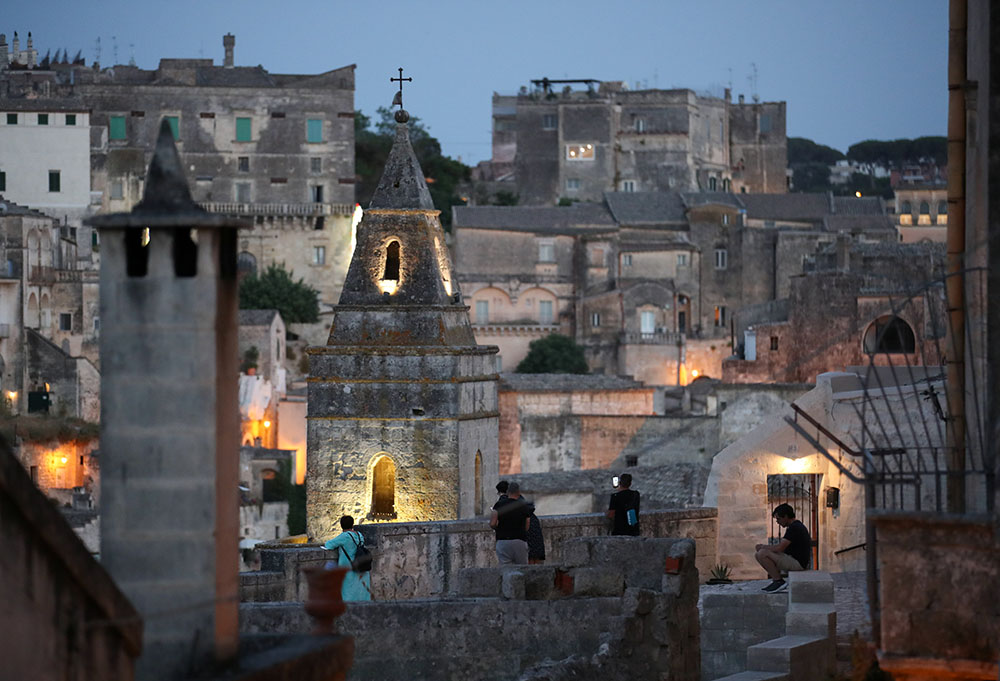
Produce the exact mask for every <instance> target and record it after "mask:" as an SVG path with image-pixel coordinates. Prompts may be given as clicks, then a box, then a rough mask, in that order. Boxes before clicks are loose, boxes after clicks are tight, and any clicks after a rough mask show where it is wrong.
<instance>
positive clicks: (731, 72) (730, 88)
mask: <svg viewBox="0 0 1000 681" xmlns="http://www.w3.org/2000/svg"><path fill="white" fill-rule="evenodd" d="M729 91H730V92H732V91H733V67H732V66H730V67H729Z"/></svg>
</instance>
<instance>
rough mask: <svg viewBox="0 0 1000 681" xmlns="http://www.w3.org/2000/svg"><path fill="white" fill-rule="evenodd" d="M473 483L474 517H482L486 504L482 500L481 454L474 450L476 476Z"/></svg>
mask: <svg viewBox="0 0 1000 681" xmlns="http://www.w3.org/2000/svg"><path fill="white" fill-rule="evenodd" d="M474 480H475V482H474V483H473V484H474V485H475V486H476V487H475V495H476V496H475V499H476V508H475V509H474V510H475V513H476V515H483V512H484V511H485V510H486V504H485V503H484V500H483V453H482V452H481V451H480V450H478V449H477V450H476V475H475V478H474Z"/></svg>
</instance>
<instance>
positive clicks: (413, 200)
mask: <svg viewBox="0 0 1000 681" xmlns="http://www.w3.org/2000/svg"><path fill="white" fill-rule="evenodd" d="M368 207H369V208H389V209H407V208H411V209H412V208H417V209H424V210H434V202H433V201H431V193H430V191H429V190H428V189H427V182H426V180H424V173H423V171H422V170H421V169H420V163H419V162H418V161H417V155H416V154H415V153H414V152H413V146H412V145H411V144H410V131H409V127H408V126H407V125H406V123H397V124H396V139H395V140H393V143H392V151H390V152H389V158H388V160H386V162H385V170H384V171H383V172H382V179H381V180H379V183H378V187H377V188H376V189H375V194H374V195H373V196H372V202H371V204H370V205H369V206H368Z"/></svg>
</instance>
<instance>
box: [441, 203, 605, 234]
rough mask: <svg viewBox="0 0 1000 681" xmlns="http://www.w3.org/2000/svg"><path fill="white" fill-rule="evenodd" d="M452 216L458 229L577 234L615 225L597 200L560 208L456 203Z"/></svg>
mask: <svg viewBox="0 0 1000 681" xmlns="http://www.w3.org/2000/svg"><path fill="white" fill-rule="evenodd" d="M452 215H453V216H454V219H453V221H452V223H453V224H454V225H455V226H456V227H458V228H459V229H461V228H463V227H465V228H475V229H501V230H511V231H520V232H551V233H554V234H576V233H579V232H582V231H593V230H594V229H595V228H598V229H611V228H614V226H615V223H614V221H613V220H612V218H611V215H610V214H609V213H608V211H607V209H606V208H605V207H604V206H603V205H601V204H597V203H574V204H573V205H572V206H561V207H548V206H540V207H535V206H455V208H454V209H453V213H452Z"/></svg>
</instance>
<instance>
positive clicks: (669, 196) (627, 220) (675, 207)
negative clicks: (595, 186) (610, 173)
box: [604, 192, 687, 225]
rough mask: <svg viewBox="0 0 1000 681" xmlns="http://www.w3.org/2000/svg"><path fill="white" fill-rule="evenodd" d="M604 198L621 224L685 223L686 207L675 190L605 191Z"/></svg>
mask: <svg viewBox="0 0 1000 681" xmlns="http://www.w3.org/2000/svg"><path fill="white" fill-rule="evenodd" d="M604 200H605V201H606V202H607V204H608V209H609V210H610V211H611V214H612V215H613V216H614V218H615V220H616V221H617V222H618V223H619V224H621V225H666V224H677V223H683V224H684V225H687V209H686V207H685V206H684V200H683V199H682V198H681V195H680V194H678V193H677V192H607V193H605V194H604Z"/></svg>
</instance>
